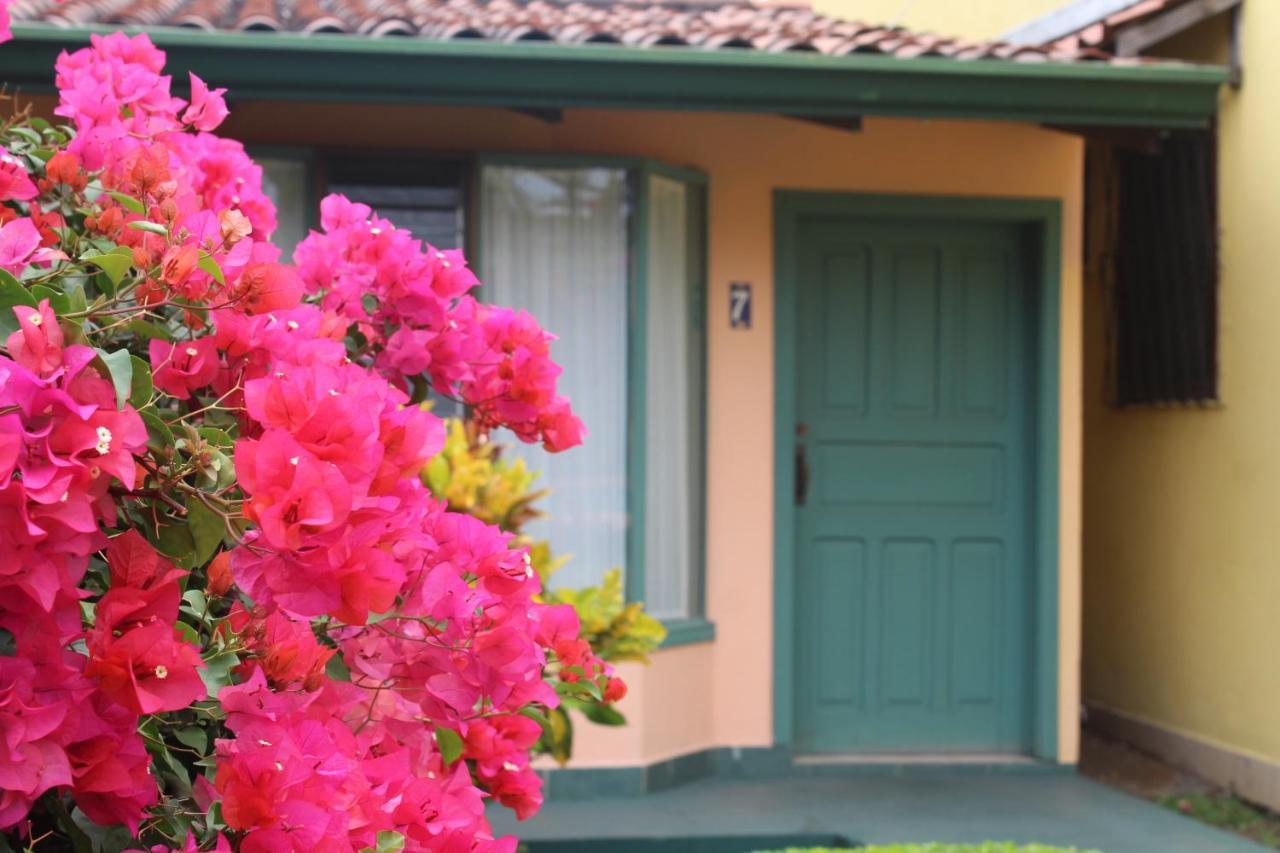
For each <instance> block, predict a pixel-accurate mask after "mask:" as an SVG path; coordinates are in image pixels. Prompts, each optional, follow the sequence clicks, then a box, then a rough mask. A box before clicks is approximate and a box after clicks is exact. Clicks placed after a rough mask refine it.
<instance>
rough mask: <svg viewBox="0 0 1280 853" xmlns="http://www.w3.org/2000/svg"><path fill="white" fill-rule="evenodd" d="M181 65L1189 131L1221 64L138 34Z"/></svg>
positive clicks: (579, 100)
mask: <svg viewBox="0 0 1280 853" xmlns="http://www.w3.org/2000/svg"><path fill="white" fill-rule="evenodd" d="M115 29H123V31H124V32H129V33H131V32H139V31H141V30H140V29H139V28H128V27H126V28H112V27H101V26H90V27H77V28H58V27H54V26H49V25H41V24H29V23H28V24H21V23H20V24H15V25H14V27H13V31H14V36H15V39H14V41H13V42H11V43H9V44H6V45H4V47H3V48H0V80H3V81H5V82H6V83H8V84H9V85H10V86H15V85H16V86H18V87H20V88H22V89H26V90H32V89H43V90H46V91H47V90H48V89H49V88H50V87H51V86H52V79H53V62H54V59H55V58H56V56H57V54H58V52H59V51H61V50H64V49H75V48H76V47H79V46H81V45H83V44H85V43H86V42H87V41H88V39H89V36H90V35H91V34H93V33H107V32H112V31H113V30H115ZM146 31H147V32H148V33H149V34H150V35H151V38H152V40H153V41H155V43H156V44H157V45H159V46H160V47H162V48H164V49H165V50H167V51H168V53H169V57H170V70H171V71H173V72H174V77H175V80H178V81H180V82H184V78H185V74H183V73H182V72H184V71H186V70H191V71H194V72H196V73H197V74H199V75H200V76H201V77H203V78H205V79H206V80H208V81H209V82H210V83H213V84H216V85H219V86H226V87H228V88H229V89H230V90H231V94H232V95H233V96H234V97H237V98H241V99H253V100H306V101H328V102H358V103H364V102H375V101H376V102H384V103H423V104H427V103H430V104H455V105H472V106H493V107H541V108H549V107H560V108H565V107H577V108H605V109H652V110H714V111H725V112H749V113H781V114H786V115H799V116H821V115H830V116H849V115H877V116H916V117H929V118H948V117H954V118H982V119H1000V120H1014V121H1027V122H1051V123H1057V124H1080V125H1129V126H1145V127H1197V126H1204V125H1206V124H1207V123H1208V121H1209V120H1210V118H1211V117H1212V116H1213V114H1214V113H1215V111H1216V109H1217V90H1218V87H1219V86H1220V85H1221V84H1222V83H1224V82H1226V81H1227V79H1228V76H1229V73H1228V70H1227V69H1226V68H1224V67H1219V66H1199V65H1188V64H1179V63H1159V64H1148V65H1133V66H1121V65H1112V64H1106V63H1101V62H1098V63H1090V62H1078V63H1059V62H1014V61H1003V60H956V59H946V58H938V57H916V58H910V59H905V58H895V57H886V56H875V55H862V54H855V55H851V56H825V55H822V54H817V53H811V52H788V53H762V52H758V51H751V50H737V49H732V50H731V49H725V50H715V51H711V50H697V49H692V48H679V47H670V48H666V47H651V48H637V47H625V46H621V45H558V44H548V43H515V44H506V43H494V42H487V41H479V40H474V41H473V40H458V41H431V40H427V39H418V38H404V37H399V38H392V37H385V38H369V37H362V36H350V35H328V34H316V35H300V34H296V33H240V32H217V33H209V32H204V31H200V30H191V29H185V28H178V27H153V28H147V30H146Z"/></svg>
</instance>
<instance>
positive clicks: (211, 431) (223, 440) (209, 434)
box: [196, 426, 236, 448]
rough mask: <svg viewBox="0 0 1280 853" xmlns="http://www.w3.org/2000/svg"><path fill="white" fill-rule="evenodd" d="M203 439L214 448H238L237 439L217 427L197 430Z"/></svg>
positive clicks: (203, 427) (205, 427) (204, 427)
mask: <svg viewBox="0 0 1280 853" xmlns="http://www.w3.org/2000/svg"><path fill="white" fill-rule="evenodd" d="M196 432H197V433H198V434H199V436H200V437H201V438H203V439H204V440H205V441H207V442H209V443H210V444H212V445H213V446H214V447H223V448H231V447H235V446H236V442H235V439H233V438H232V437H231V436H229V435H227V432H226V430H221V429H218V428H217V427H209V426H202V427H200V428H199V429H197V430H196Z"/></svg>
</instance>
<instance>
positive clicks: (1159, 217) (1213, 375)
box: [1110, 131, 1218, 406]
mask: <svg viewBox="0 0 1280 853" xmlns="http://www.w3.org/2000/svg"><path fill="white" fill-rule="evenodd" d="M1114 166H1115V173H1114V180H1115V191H1116V198H1115V204H1116V211H1115V212H1116V221H1115V243H1114V253H1115V279H1114V283H1113V285H1112V287H1113V292H1112V294H1111V300H1110V301H1111V310H1112V317H1111V333H1112V334H1111V337H1112V340H1111V345H1112V352H1111V356H1112V361H1113V364H1112V386H1113V387H1112V396H1113V398H1114V402H1115V404H1116V405H1121V406H1125V405H1135V404H1146V403H1201V402H1207V401H1212V400H1215V399H1217V396H1218V363H1217V344H1218V208H1217V179H1216V172H1217V151H1216V145H1215V135H1214V133H1213V132H1212V131H1195V132H1178V133H1174V134H1171V135H1169V136H1167V137H1166V138H1165V139H1164V140H1163V141H1162V142H1161V144H1160V145H1159V147H1158V149H1156V150H1154V151H1152V152H1147V151H1141V150H1132V149H1129V150H1118V151H1117V152H1116V156H1115V161H1114Z"/></svg>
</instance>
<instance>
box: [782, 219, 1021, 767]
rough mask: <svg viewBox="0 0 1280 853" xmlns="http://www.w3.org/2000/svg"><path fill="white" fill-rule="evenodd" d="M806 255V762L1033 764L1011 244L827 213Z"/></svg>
mask: <svg viewBox="0 0 1280 853" xmlns="http://www.w3.org/2000/svg"><path fill="white" fill-rule="evenodd" d="M797 257H798V259H799V260H798V263H799V294H798V299H799V305H798V311H797V319H798V323H799V326H798V338H797V340H798V344H797V346H798V351H797V356H798V376H797V377H796V381H797V403H798V405H797V423H796V435H795V437H794V438H795V441H796V471H797V482H796V495H795V501H796V508H795V513H796V514H795V531H796V536H797V541H796V573H797V575H796V577H797V581H796V583H797V587H796V593H797V599H796V600H797V606H798V608H799V611H798V613H797V614H796V617H797V618H796V621H795V624H796V626H797V631H798V634H799V636H798V637H797V644H796V650H797V660H796V662H795V665H796V690H797V696H796V711H797V713H796V732H795V735H796V746H797V749H798V751H799V752H801V753H832V752H877V753H886V752H895V753H896V752H926V753H946V752H953V753H958V752H964V753H974V752H978V753H1024V752H1029V751H1030V728H1031V725H1030V714H1029V710H1030V685H1031V677H1030V672H1029V667H1030V661H1031V647H1032V643H1033V640H1032V632H1031V625H1030V624H1029V623H1030V616H1031V612H1032V608H1031V603H1030V591H1031V585H1032V581H1033V576H1034V575H1033V567H1032V559H1031V554H1032V553H1033V550H1032V547H1031V546H1032V542H1031V535H1032V534H1031V532H1030V524H1031V519H1032V518H1033V512H1032V507H1031V505H1030V502H1031V500H1032V496H1033V494H1034V491H1033V489H1032V486H1033V483H1032V481H1031V477H1032V467H1033V466H1032V458H1033V457H1032V450H1033V448H1032V435H1033V428H1034V423H1033V414H1032V409H1033V404H1032V401H1033V400H1034V394H1033V393H1032V392H1033V388H1032V387H1031V382H1032V381H1033V377H1034V375H1035V370H1034V364H1033V363H1032V362H1033V359H1034V355H1033V353H1034V348H1033V347H1032V345H1031V343H1032V342H1031V341H1030V340H1029V337H1030V335H1031V330H1032V329H1033V326H1034V324H1033V322H1032V320H1033V317H1032V311H1033V310H1034V309H1033V304H1034V303H1033V301H1032V295H1033V290H1034V288H1032V287H1031V286H1030V282H1031V280H1032V279H1031V277H1030V275H1029V273H1028V267H1027V264H1026V263H1025V261H1024V257H1023V251H1022V248H1021V244H1020V238H1019V232H1018V231H1017V229H1016V228H1015V227H1014V226H1012V225H998V224H992V225H982V224H968V223H944V222H937V223H929V222H921V223H911V224H902V223H894V224H884V223H880V224H877V223H875V222H874V221H868V220H862V219H854V218H848V219H843V218H827V219H822V220H816V221H809V222H805V223H803V224H802V225H801V231H800V235H799V243H798V251H797Z"/></svg>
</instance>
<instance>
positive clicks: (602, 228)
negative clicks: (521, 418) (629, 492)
mask: <svg viewBox="0 0 1280 853" xmlns="http://www.w3.org/2000/svg"><path fill="white" fill-rule="evenodd" d="M479 213H480V258H479V262H480V263H479V267H480V273H481V277H482V279H483V290H482V297H483V298H484V299H485V300H486V301H489V302H494V303H497V304H500V305H510V306H513V307H517V308H524V309H526V310H528V311H529V312H530V313H531V314H533V316H535V317H537V318H538V321H539V322H540V323H541V324H542V326H543V328H546V329H548V330H550V331H552V332H554V333H555V334H556V335H558V336H559V340H557V341H556V342H555V343H554V344H553V345H552V355H553V357H554V358H555V360H556V362H558V363H559V364H560V365H561V366H563V367H564V373H563V374H562V375H561V377H560V389H561V393H563V394H566V395H568V396H569V397H570V398H571V399H572V401H573V407H574V410H575V411H576V412H577V413H578V415H579V417H581V418H582V420H583V421H584V422H585V423H586V426H587V429H588V430H589V431H590V435H589V436H588V437H587V440H586V442H585V443H584V444H583V445H582V446H580V447H576V448H574V449H572V450H569V451H567V452H565V453H559V454H551V453H547V452H545V451H543V450H542V449H541V448H540V447H536V446H529V445H525V444H521V443H520V442H519V441H517V440H516V439H515V438H514V436H512V435H511V434H510V433H505V432H504V433H499V434H497V435H495V437H494V438H495V440H497V441H502V442H503V443H504V444H507V445H510V446H511V447H512V450H513V451H514V452H515V454H516V455H519V456H521V457H523V458H524V459H526V460H527V462H528V464H529V466H530V467H531V468H532V469H533V470H535V471H540V472H542V477H541V478H539V480H538V481H537V484H536V485H538V486H544V487H546V488H549V489H550V490H551V495H550V496H549V497H548V498H547V499H546V500H545V501H543V506H544V508H545V509H546V511H547V513H548V517H547V518H545V519H542V520H539V521H537V522H535V523H533V524H531V525H529V527H528V528H527V530H528V532H529V534H530V535H532V536H535V537H538V538H546V539H549V540H550V542H551V547H552V549H553V551H554V552H555V553H556V554H559V555H565V556H571V559H570V560H569V562H568V563H567V564H566V565H565V566H563V567H562V568H561V569H560V570H559V571H558V572H556V574H555V576H554V578H553V580H552V585H553V586H585V585H589V584H596V583H599V582H600V579H601V577H602V576H603V574H604V572H606V571H607V570H609V569H611V568H615V567H620V566H623V564H624V562H625V559H626V541H627V504H626V487H627V477H626V461H627V460H626V433H627V428H626V426H627V407H626V404H627V216H628V209H627V179H626V173H625V172H624V171H622V170H619V169H603V168H587V169H552V168H531V167H515V166H511V167H508V166H490V167H485V168H484V169H483V171H482V174H481V198H480V210H479Z"/></svg>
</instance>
